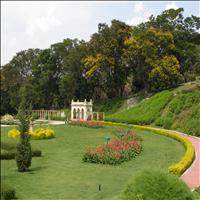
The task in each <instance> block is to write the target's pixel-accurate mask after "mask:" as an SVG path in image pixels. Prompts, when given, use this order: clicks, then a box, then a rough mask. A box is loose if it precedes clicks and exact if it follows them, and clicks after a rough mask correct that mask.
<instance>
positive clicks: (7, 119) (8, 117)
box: [1, 114, 17, 125]
mask: <svg viewBox="0 0 200 200" xmlns="http://www.w3.org/2000/svg"><path fill="white" fill-rule="evenodd" d="M1 124H6V125H15V124H17V121H15V120H14V117H13V116H12V115H9V114H6V115H4V116H3V117H2V118H1Z"/></svg>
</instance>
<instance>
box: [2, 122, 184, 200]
mask: <svg viewBox="0 0 200 200" xmlns="http://www.w3.org/2000/svg"><path fill="white" fill-rule="evenodd" d="M53 128H54V129H55V132H56V138H54V139H49V140H34V141H31V143H32V146H33V148H35V149H40V150H42V154H43V156H42V157H40V158H33V160H32V166H31V171H30V172H26V173H19V172H17V168H16V163H15V160H3V161H2V162H1V167H2V174H1V175H2V179H3V180H5V181H6V183H8V184H9V185H10V186H12V187H14V188H15V189H16V196H17V198H18V199H26V200H27V199H70V200H72V199H87V200H89V199H118V195H119V193H120V192H121V191H122V190H123V188H124V186H125V185H126V183H127V181H128V180H129V178H130V177H131V176H132V175H133V176H134V175H136V174H137V173H138V172H139V171H141V170H143V169H144V168H160V169H167V167H168V166H169V165H170V164H172V163H174V162H177V161H179V160H180V158H181V156H182V155H183V154H184V152H185V151H184V147H183V146H182V145H181V144H180V143H179V142H177V141H175V140H173V139H171V138H168V137H165V136H161V135H157V134H153V133H150V132H144V131H143V132H142V131H140V132H138V134H139V135H140V136H141V137H142V138H143V147H144V151H143V152H142V153H141V154H140V155H139V156H137V157H136V158H134V159H133V160H132V161H129V162H125V163H123V164H121V165H119V166H109V165H100V164H91V163H83V162H82V154H83V152H84V149H85V148H86V147H88V146H95V145H100V144H102V143H103V142H105V139H104V137H105V136H111V137H114V135H113V134H112V128H111V127H106V128H101V129H92V128H83V127H77V126H69V125H62V126H53ZM9 129H10V128H2V131H1V132H2V133H1V135H2V138H1V141H5V142H11V143H16V142H17V140H15V139H10V138H7V131H8V130H9ZM99 184H101V185H102V190H101V191H98V185H99Z"/></svg>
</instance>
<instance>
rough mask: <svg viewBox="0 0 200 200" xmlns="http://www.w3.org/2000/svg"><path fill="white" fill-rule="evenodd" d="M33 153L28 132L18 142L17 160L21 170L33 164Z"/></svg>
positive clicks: (23, 170)
mask: <svg viewBox="0 0 200 200" xmlns="http://www.w3.org/2000/svg"><path fill="white" fill-rule="evenodd" d="M31 160H32V153H31V144H30V142H29V136H28V134H24V136H23V139H21V140H20V142H19V143H18V144H17V154H16V162H17V167H18V171H19V172H25V171H27V169H28V168H29V167H30V166H31Z"/></svg>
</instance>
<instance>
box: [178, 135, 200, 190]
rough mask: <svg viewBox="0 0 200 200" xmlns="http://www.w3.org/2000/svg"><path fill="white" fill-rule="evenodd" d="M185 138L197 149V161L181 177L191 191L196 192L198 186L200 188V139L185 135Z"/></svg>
mask: <svg viewBox="0 0 200 200" xmlns="http://www.w3.org/2000/svg"><path fill="white" fill-rule="evenodd" d="M183 135H184V137H186V138H187V139H188V140H190V142H192V144H193V145H194V148H195V160H194V162H193V163H192V165H191V166H190V168H188V169H187V170H186V171H185V172H184V173H183V175H182V176H181V179H182V180H183V181H184V182H185V183H186V184H187V185H188V186H189V188H190V189H191V190H194V189H195V188H197V187H198V186H200V138H197V137H193V136H188V135H185V134H183Z"/></svg>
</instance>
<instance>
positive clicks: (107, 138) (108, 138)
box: [105, 136, 110, 144]
mask: <svg viewBox="0 0 200 200" xmlns="http://www.w3.org/2000/svg"><path fill="white" fill-rule="evenodd" d="M105 139H106V144H108V142H109V141H110V137H109V136H107V137H105Z"/></svg>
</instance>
